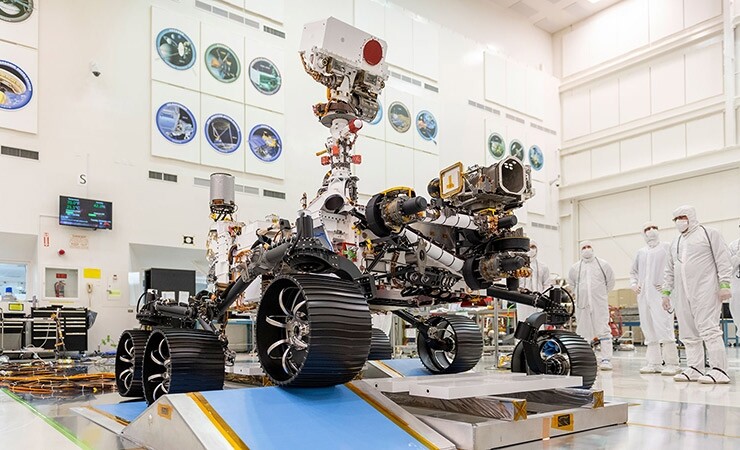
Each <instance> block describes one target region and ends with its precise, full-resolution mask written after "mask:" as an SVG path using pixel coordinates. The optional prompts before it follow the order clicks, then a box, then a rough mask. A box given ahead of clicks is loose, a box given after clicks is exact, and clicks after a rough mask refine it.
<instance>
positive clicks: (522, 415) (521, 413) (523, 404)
mask: <svg viewBox="0 0 740 450" xmlns="http://www.w3.org/2000/svg"><path fill="white" fill-rule="evenodd" d="M513 403H514V420H515V421H516V420H527V401H526V400H521V401H516V402H513Z"/></svg>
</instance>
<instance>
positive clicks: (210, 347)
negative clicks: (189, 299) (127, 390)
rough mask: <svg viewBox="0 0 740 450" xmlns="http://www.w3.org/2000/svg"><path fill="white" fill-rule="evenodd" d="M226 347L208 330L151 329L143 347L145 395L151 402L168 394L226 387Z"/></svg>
mask: <svg viewBox="0 0 740 450" xmlns="http://www.w3.org/2000/svg"><path fill="white" fill-rule="evenodd" d="M224 364H225V363H224V350H223V347H222V345H221V342H220V341H219V340H218V337H217V336H216V335H215V334H213V333H211V332H209V331H205V330H190V329H177V328H163V329H158V330H154V331H152V334H151V335H150V336H149V340H147V342H146V349H145V350H144V366H143V369H144V370H143V374H142V375H143V385H144V397H145V398H146V401H147V403H149V404H151V403H153V402H154V401H155V400H156V399H158V398H159V397H161V396H163V395H165V394H179V393H183V392H195V391H210V390H218V389H223V386H224V376H225V375H224Z"/></svg>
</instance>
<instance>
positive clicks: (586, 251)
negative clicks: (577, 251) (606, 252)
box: [581, 248, 594, 259]
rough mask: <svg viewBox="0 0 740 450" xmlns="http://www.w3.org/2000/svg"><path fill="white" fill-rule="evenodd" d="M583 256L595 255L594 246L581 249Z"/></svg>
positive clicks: (590, 256)
mask: <svg viewBox="0 0 740 450" xmlns="http://www.w3.org/2000/svg"><path fill="white" fill-rule="evenodd" d="M581 257H582V258H583V259H591V258H593V257H594V249H592V248H584V249H583V250H581Z"/></svg>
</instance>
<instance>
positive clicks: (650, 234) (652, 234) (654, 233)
mask: <svg viewBox="0 0 740 450" xmlns="http://www.w3.org/2000/svg"><path fill="white" fill-rule="evenodd" d="M645 237H646V238H648V240H651V241H657V240H658V230H656V229H650V230H647V231H646V232H645Z"/></svg>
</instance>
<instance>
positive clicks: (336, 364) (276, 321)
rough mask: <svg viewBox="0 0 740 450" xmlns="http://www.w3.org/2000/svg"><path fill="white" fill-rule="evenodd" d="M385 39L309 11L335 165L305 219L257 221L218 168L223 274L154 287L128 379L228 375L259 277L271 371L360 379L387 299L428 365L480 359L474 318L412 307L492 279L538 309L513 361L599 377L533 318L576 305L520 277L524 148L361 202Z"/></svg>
mask: <svg viewBox="0 0 740 450" xmlns="http://www.w3.org/2000/svg"><path fill="white" fill-rule="evenodd" d="M385 54H386V44H385V42H384V41H382V40H380V39H378V38H376V37H373V36H371V35H369V34H367V33H364V32H362V31H360V30H358V29H356V28H354V27H352V26H350V25H347V24H345V23H343V22H340V21H338V20H336V19H334V18H329V19H327V20H325V21H321V22H316V23H311V24H308V25H306V27H305V28H304V31H303V38H302V42H301V51H300V56H301V61H302V62H303V66H304V69H305V71H306V72H307V73H308V74H309V75H310V76H311V77H313V78H314V79H315V80H316V81H317V82H319V83H321V84H322V85H324V86H326V87H327V101H326V102H325V103H319V104H317V105H315V106H314V107H313V109H314V113H315V115H316V116H317V118H318V119H319V121H320V122H321V124H323V125H324V126H325V127H327V128H328V130H329V133H330V136H329V138H327V140H326V142H325V150H324V151H323V152H322V153H323V154H321V155H320V156H321V162H322V164H324V165H326V166H329V171H328V173H327V175H326V176H325V178H324V180H323V183H322V184H321V186H320V188H319V189H318V192H317V195H316V196H315V198H314V199H313V200H310V201H307V200H306V201H304V204H303V205H302V209H301V210H300V211H299V213H298V217H297V219H296V220H295V221H294V222H291V221H289V220H287V219H279V220H275V221H273V222H270V221H267V222H255V223H249V224H247V223H243V222H239V221H238V220H237V218H236V215H235V212H236V205H235V202H234V178H233V177H232V176H231V175H228V174H220V173H216V174H213V175H212V176H211V191H210V194H211V201H210V210H211V217H212V219H213V225H212V227H211V229H210V232H209V235H208V246H207V248H208V250H207V258H208V261H209V264H210V269H209V274H208V281H209V283H210V286H212V289H209V290H208V291H202V292H200V293H198V294H196V295H195V296H194V297H192V298H190V299H189V301H188V302H187V303H186V304H185V303H179V302H177V301H175V300H168V299H165V298H162V297H161V296H160V295H159V294H158V293H157V292H147V293H146V295H145V300H144V302H143V305H142V306H141V308H140V309H139V310H138V313H137V318H138V320H139V321H140V323H141V327H140V329H134V330H128V331H125V332H124V333H123V334H122V336H121V339H120V341H119V345H118V352H117V357H116V380H117V383H118V388H119V391H120V393H121V395H123V396H134V397H135V396H139V397H140V396H145V397H146V399H147V401H148V402H150V403H151V402H153V401H154V400H156V399H157V398H158V397H160V396H162V395H164V394H167V393H178V392H190V391H197V390H210V389H221V388H222V387H223V382H224V365H225V364H227V363H229V362H233V358H234V354H233V352H231V351H230V350H229V349H228V341H227V339H226V333H225V325H226V323H227V311H228V309H229V308H230V306H232V305H233V304H234V302H235V301H237V299H239V298H240V296H241V295H242V294H243V292H244V291H245V289H246V288H247V287H248V286H249V285H250V284H251V283H253V282H259V283H261V289H262V295H261V300H260V302H259V306H258V310H257V316H256V324H255V327H256V338H257V349H258V357H259V361H260V364H261V366H262V368H263V370H264V372H265V374H266V375H267V377H269V379H270V380H271V381H272V382H273V383H274V384H276V385H281V386H291V387H313V386H331V385H336V384H340V383H345V382H348V381H350V380H352V379H353V378H354V377H355V376H357V374H358V373H359V372H360V370H361V369H362V367H363V365H364V364H365V362H366V361H367V359H368V355H369V353H371V344H372V342H373V336H374V335H375V339H376V341H377V340H382V339H383V338H386V339H387V337H385V336H379V335H378V330H373V329H372V326H371V312H374V311H386V312H387V311H391V312H392V313H393V314H396V315H397V316H398V317H400V318H401V319H403V320H404V321H406V322H408V323H409V324H411V325H412V326H413V327H414V328H416V330H417V343H418V353H419V357H420V359H421V362H422V364H423V365H424V366H425V367H426V368H427V369H428V370H429V371H430V372H432V373H448V374H449V373H459V372H464V371H467V370H470V369H471V368H473V366H475V365H476V363H477V362H478V361H479V359H480V358H481V353H482V349H483V342H482V338H481V333H480V330H479V329H478V327H477V325H476V323H475V322H474V321H473V320H471V319H468V318H466V317H463V316H459V315H432V316H428V317H418V316H416V315H414V314H412V313H411V312H410V310H413V309H414V308H418V307H423V306H431V305H438V304H445V303H453V302H460V301H463V300H466V299H468V298H470V297H472V296H478V295H481V293H485V294H484V295H491V296H494V297H497V298H501V299H506V300H510V301H514V302H521V303H526V304H530V305H535V306H537V307H539V308H541V309H542V310H543V311H542V312H538V313H536V314H534V315H533V316H532V317H530V318H528V319H527V320H526V321H524V322H521V323H520V324H519V327H518V329H517V334H516V335H517V337H518V338H519V339H520V340H521V341H520V344H519V345H518V346H517V350H516V351H515V354H514V360H513V362H512V366H513V369H514V370H517V371H529V372H532V373H554V374H563V375H569V374H573V375H580V376H583V380H584V386H586V387H590V386H591V384H592V383H593V380H594V378H595V371H596V361H595V358H594V355H593V353H592V352H591V350H590V348H589V346H588V344H587V343H586V342H585V341H583V339H581V338H580V337H578V336H577V335H575V334H573V333H569V332H566V331H538V329H539V328H540V326H541V325H542V324H544V323H549V324H553V325H559V324H563V323H565V322H566V321H567V320H568V318H569V317H570V313H569V312H568V309H567V308H566V307H565V306H564V305H563V304H562V303H561V291H560V289H559V288H552V289H550V290H549V291H548V292H545V293H534V292H526V291H521V290H519V288H518V281H517V280H518V278H521V277H526V276H529V275H530V273H531V270H530V268H529V258H528V256H527V251H528V249H529V239H528V238H527V237H526V236H525V234H524V231H523V230H522V229H521V228H515V227H516V225H517V218H516V216H515V215H514V211H515V210H516V208H518V207H520V206H522V205H523V203H524V202H525V201H526V200H527V199H528V198H530V197H531V196H532V195H533V192H532V188H531V178H530V170H529V167H526V166H524V165H523V164H522V162H521V161H520V160H519V159H516V158H514V157H507V158H504V159H503V160H502V161H500V162H498V163H496V164H493V165H491V166H488V167H481V166H472V167H468V168H466V167H464V166H463V165H462V164H460V163H458V164H456V165H453V166H451V167H448V168H446V169H444V170H443V171H442V172H441V173H440V174H439V176H438V177H434V178H433V179H432V180H431V181H430V183H429V185H428V192H427V194H428V195H429V200H427V199H426V198H425V197H423V196H422V195H419V194H418V193H416V192H414V190H413V189H411V188H408V187H394V188H391V189H388V190H386V191H383V192H380V193H377V194H376V195H374V196H372V197H371V198H370V200H369V201H368V202H367V203H366V204H364V205H363V204H361V203H360V201H359V195H358V190H357V182H358V178H357V177H356V176H355V175H353V173H352V170H351V167H352V165H353V164H358V163H360V162H361V160H360V158H359V156H358V155H356V154H355V153H354V146H355V142H356V139H357V135H358V132H360V130H361V129H362V126H363V122H370V121H371V120H372V119H373V118H374V117H375V115H376V113H377V111H378V101H377V97H378V94H379V93H380V92H381V90H382V89H383V88H384V87H385V82H386V80H387V78H388V68H387V65H386V63H385ZM500 281H503V282H504V283H505V284H498V283H499V282H500ZM486 291H487V292H486ZM381 334H382V332H381ZM381 353H382V352H381ZM388 356H390V355H388Z"/></svg>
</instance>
